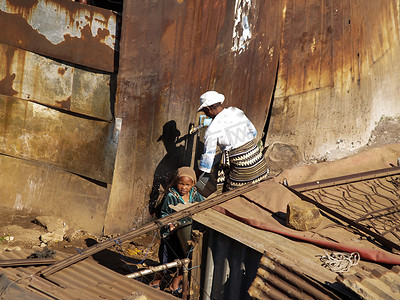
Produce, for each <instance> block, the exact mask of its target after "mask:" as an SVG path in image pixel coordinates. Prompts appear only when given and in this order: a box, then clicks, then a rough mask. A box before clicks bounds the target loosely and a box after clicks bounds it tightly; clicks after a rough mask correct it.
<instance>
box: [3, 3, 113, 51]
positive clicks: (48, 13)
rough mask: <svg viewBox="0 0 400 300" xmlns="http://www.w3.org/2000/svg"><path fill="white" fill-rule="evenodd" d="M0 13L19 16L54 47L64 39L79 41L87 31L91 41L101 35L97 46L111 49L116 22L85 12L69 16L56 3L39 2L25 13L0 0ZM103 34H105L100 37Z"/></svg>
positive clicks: (23, 10)
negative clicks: (100, 45) (86, 28)
mask: <svg viewBox="0 0 400 300" xmlns="http://www.w3.org/2000/svg"><path fill="white" fill-rule="evenodd" d="M0 10H2V11H3V12H6V13H9V14H22V16H23V17H24V18H25V19H26V20H27V22H28V24H29V25H30V26H31V27H32V28H33V29H34V30H36V31H37V32H38V33H40V34H41V35H43V36H44V37H45V38H46V39H47V40H48V41H50V42H51V43H52V44H54V45H57V44H60V43H62V42H64V41H65V40H66V37H67V36H69V37H77V38H82V31H83V29H84V28H85V27H89V28H90V31H91V34H92V36H93V37H98V36H99V35H100V34H99V32H100V33H101V36H102V37H101V42H103V43H104V44H106V45H107V46H109V47H110V48H112V49H114V46H115V36H114V35H112V34H111V32H115V28H116V19H115V18H114V17H110V18H109V19H108V20H107V19H105V17H104V16H102V15H101V14H96V13H93V12H90V11H89V10H87V9H81V10H79V11H75V12H70V11H68V10H66V9H65V8H62V7H60V6H59V5H58V4H57V3H54V2H52V1H47V0H39V1H38V2H37V3H36V4H34V5H32V6H31V7H30V8H29V9H26V8H25V9H23V8H21V7H18V6H13V5H12V4H11V3H9V1H7V0H0ZM104 30H106V31H107V32H108V34H104Z"/></svg>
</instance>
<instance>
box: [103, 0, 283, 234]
mask: <svg viewBox="0 0 400 300" xmlns="http://www.w3.org/2000/svg"><path fill="white" fill-rule="evenodd" d="M282 10H283V1H255V0H254V1H244V0H237V1H227V0H217V1H216V0H212V1H210V0H207V1H200V0H195V1H164V0H163V1H160V0H159V1H125V2H124V11H123V24H122V29H121V30H122V31H121V32H122V33H121V34H122V39H121V47H120V49H121V51H120V63H119V74H118V75H119V80H118V94H117V98H118V99H117V103H116V116H118V117H121V118H122V119H123V124H124V125H123V129H122V133H121V139H120V143H119V150H120V151H118V158H117V164H116V174H115V176H116V178H117V180H115V182H114V183H113V188H112V192H111V196H110V206H109V214H108V219H107V220H106V226H105V228H106V231H107V232H120V231H126V230H129V228H131V227H132V226H133V227H136V226H137V225H139V224H142V223H145V222H146V221H147V220H149V198H150V193H151V191H152V186H153V182H155V183H157V182H159V181H160V180H161V179H162V176H165V174H166V173H167V172H174V170H175V169H176V167H179V166H180V165H183V164H189V163H190V161H189V162H188V161H181V160H180V159H181V158H182V157H189V158H190V155H185V154H188V153H185V151H189V154H191V149H189V150H188V149H185V145H183V144H176V143H175V142H176V137H177V135H178V136H180V137H182V136H184V135H185V134H186V133H187V131H188V128H189V123H196V122H197V119H196V111H197V108H198V98H199V96H200V95H201V94H202V93H203V92H205V91H206V90H209V89H216V90H218V91H220V92H222V93H224V94H225V95H226V100H225V104H226V106H238V107H240V108H241V109H243V110H244V112H245V113H246V114H247V115H248V117H249V118H250V119H251V120H252V122H253V123H254V124H255V126H256V128H257V130H258V132H259V136H261V134H262V131H263V128H264V125H265V120H266V119H267V114H268V110H269V105H270V99H271V96H272V92H273V88H274V84H275V74H276V69H277V65H278V56H279V51H280V39H281V28H282ZM144 16H145V17H144ZM168 124H174V125H175V128H172V129H171V131H170V134H169V138H167V139H164V140H160V139H159V138H160V136H162V135H163V133H164V137H165V136H166V135H165V132H163V126H166V127H168ZM167 137H168V135H167ZM162 141H163V142H165V145H167V146H168V145H169V147H167V146H166V147H164V145H163V143H162ZM125 207H130V208H131V210H130V211H129V213H127V211H126V209H125ZM117 219H118V220H119V221H118V222H116V220H117Z"/></svg>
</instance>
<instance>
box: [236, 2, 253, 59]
mask: <svg viewBox="0 0 400 300" xmlns="http://www.w3.org/2000/svg"><path fill="white" fill-rule="evenodd" d="M253 1H254V0H253ZM253 8H254V5H253V4H252V0H236V3H235V23H234V25H233V35H232V41H233V46H232V48H231V50H232V52H236V53H238V54H240V53H242V52H243V51H245V50H246V49H247V46H248V44H249V43H250V41H251V37H252V33H251V31H252V29H253V28H252V27H253V26H254V24H251V20H249V15H250V11H251V9H253ZM253 10H254V9H253ZM253 14H254V12H253ZM235 55H236V54H235Z"/></svg>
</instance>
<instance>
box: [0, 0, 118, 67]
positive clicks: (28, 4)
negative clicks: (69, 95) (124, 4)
mask: <svg viewBox="0 0 400 300" xmlns="http://www.w3.org/2000/svg"><path fill="white" fill-rule="evenodd" d="M117 18H118V17H117V14H116V13H114V12H112V11H109V10H106V9H102V8H99V7H95V6H90V5H82V4H80V3H77V2H74V1H65V0H29V1H28V0H27V1H20V0H0V28H2V29H3V30H1V31H0V43H3V44H7V45H10V46H15V47H20V48H23V49H25V50H29V51H32V52H36V53H40V54H44V55H47V56H50V57H54V58H57V59H61V60H64V61H68V62H72V63H76V64H79V65H83V66H87V67H91V68H95V69H99V70H104V71H108V72H113V71H114V56H115V48H116V44H117V43H118V41H117V22H118V21H117ZM4 29H6V30H4Z"/></svg>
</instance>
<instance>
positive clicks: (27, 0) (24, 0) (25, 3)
mask: <svg viewBox="0 0 400 300" xmlns="http://www.w3.org/2000/svg"><path fill="white" fill-rule="evenodd" d="M38 3H39V0H12V1H9V0H7V1H6V5H7V6H8V7H10V6H13V7H18V8H21V7H25V8H32V7H33V6H36V5H37V4H38Z"/></svg>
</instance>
